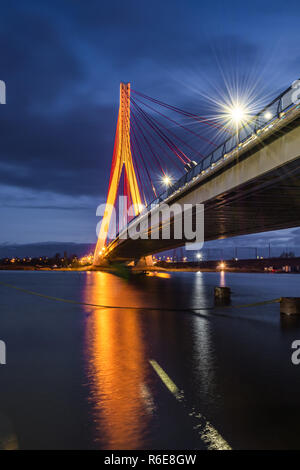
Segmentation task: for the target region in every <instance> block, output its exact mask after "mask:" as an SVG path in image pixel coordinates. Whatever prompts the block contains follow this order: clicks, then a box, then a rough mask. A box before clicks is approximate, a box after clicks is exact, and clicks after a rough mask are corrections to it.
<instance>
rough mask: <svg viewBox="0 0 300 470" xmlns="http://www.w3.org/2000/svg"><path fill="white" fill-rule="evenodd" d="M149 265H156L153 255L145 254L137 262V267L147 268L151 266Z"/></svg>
mask: <svg viewBox="0 0 300 470" xmlns="http://www.w3.org/2000/svg"><path fill="white" fill-rule="evenodd" d="M149 266H154V263H153V258H152V255H149V256H143V257H142V258H140V259H139V260H138V262H137V263H136V267H137V268H146V267H149Z"/></svg>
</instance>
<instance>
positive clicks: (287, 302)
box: [280, 297, 300, 315]
mask: <svg viewBox="0 0 300 470" xmlns="http://www.w3.org/2000/svg"><path fill="white" fill-rule="evenodd" d="M280 313H283V314H285V315H300V297H282V298H281V300H280Z"/></svg>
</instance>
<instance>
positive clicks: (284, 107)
mask: <svg viewBox="0 0 300 470" xmlns="http://www.w3.org/2000/svg"><path fill="white" fill-rule="evenodd" d="M294 91H295V89H293V88H292V87H289V88H288V89H287V90H285V91H284V92H283V93H281V94H280V95H279V96H278V97H277V98H275V99H274V100H273V101H272V102H271V103H269V104H268V105H267V106H265V107H264V108H263V109H262V110H261V111H260V112H259V113H257V114H256V115H255V116H253V118H252V119H251V120H249V122H247V123H246V124H245V125H244V126H243V127H241V128H239V129H238V131H237V132H236V133H235V134H234V135H232V136H231V137H229V138H228V139H227V140H225V142H223V143H222V144H221V145H219V147H217V148H216V149H215V150H214V151H213V152H211V153H210V154H209V155H208V156H207V157H205V158H204V159H203V160H201V161H200V162H199V163H198V164H197V165H196V166H195V167H194V168H193V169H192V170H190V171H189V172H187V173H185V174H184V175H183V176H182V177H181V178H180V179H179V180H177V181H176V182H175V183H174V184H172V185H171V186H170V187H169V188H168V189H167V190H166V191H164V192H163V193H162V194H160V195H159V196H158V197H157V198H156V199H154V200H153V201H152V202H151V203H150V204H148V205H147V207H146V210H145V212H148V211H149V210H150V209H151V206H153V205H157V204H160V203H161V202H163V201H164V200H165V199H167V198H168V197H169V196H171V195H172V194H173V193H174V192H175V191H177V190H179V189H181V188H183V187H184V186H185V185H186V184H187V183H189V182H190V181H192V180H193V179H194V178H195V177H197V176H198V175H200V173H202V172H206V171H207V170H208V169H210V168H212V167H214V166H216V165H217V164H218V163H221V161H222V160H223V159H224V158H225V157H226V154H228V153H230V152H232V151H233V150H234V149H235V148H238V146H240V145H241V144H243V143H244V142H245V141H246V140H248V139H250V138H251V137H253V136H257V135H259V133H260V132H261V131H262V130H263V129H265V128H268V127H269V128H270V127H271V126H272V122H273V121H275V120H276V119H284V118H285V113H286V112H287V111H288V110H289V109H290V108H292V107H295V103H294V101H293V93H294ZM297 107H300V105H298V106H297ZM145 212H144V213H145ZM140 215H141V214H140ZM140 215H138V216H136V217H134V218H133V219H132V220H131V221H130V222H129V224H128V225H127V228H128V227H130V225H131V224H132V223H134V221H135V220H136V219H137V218H138V217H139V216H140ZM124 229H125V227H124Z"/></svg>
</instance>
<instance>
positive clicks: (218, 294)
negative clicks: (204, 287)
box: [215, 286, 231, 303]
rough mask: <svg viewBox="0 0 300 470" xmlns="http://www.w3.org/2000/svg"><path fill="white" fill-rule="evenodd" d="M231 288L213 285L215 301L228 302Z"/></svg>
mask: <svg viewBox="0 0 300 470" xmlns="http://www.w3.org/2000/svg"><path fill="white" fill-rule="evenodd" d="M230 295H231V290H230V287H221V286H217V287H215V301H216V302H217V303H229V302H230Z"/></svg>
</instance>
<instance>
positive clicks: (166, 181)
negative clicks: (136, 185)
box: [162, 175, 172, 186]
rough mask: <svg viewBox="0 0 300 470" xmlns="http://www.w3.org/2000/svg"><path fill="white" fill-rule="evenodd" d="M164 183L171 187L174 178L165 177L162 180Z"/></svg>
mask: <svg viewBox="0 0 300 470" xmlns="http://www.w3.org/2000/svg"><path fill="white" fill-rule="evenodd" d="M162 181H163V183H164V185H165V186H170V184H171V183H172V178H171V177H170V176H168V175H165V176H164V177H163V179H162Z"/></svg>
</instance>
